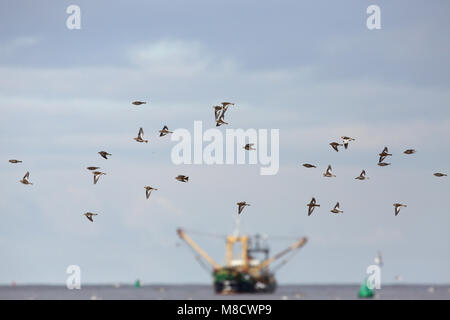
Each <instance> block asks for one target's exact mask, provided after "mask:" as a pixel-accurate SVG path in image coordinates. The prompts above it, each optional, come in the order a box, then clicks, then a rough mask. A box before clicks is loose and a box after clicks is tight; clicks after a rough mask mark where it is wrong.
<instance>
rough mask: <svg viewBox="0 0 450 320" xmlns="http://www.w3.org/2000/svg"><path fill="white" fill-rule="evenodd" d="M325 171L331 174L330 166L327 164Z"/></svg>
mask: <svg viewBox="0 0 450 320" xmlns="http://www.w3.org/2000/svg"><path fill="white" fill-rule="evenodd" d="M327 173H328V174H331V166H328V168H327Z"/></svg>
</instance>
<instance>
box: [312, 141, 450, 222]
mask: <svg viewBox="0 0 450 320" xmlns="http://www.w3.org/2000/svg"><path fill="white" fill-rule="evenodd" d="M341 139H342V143H339V142H331V143H330V146H331V147H332V148H333V149H334V150H335V151H336V152H339V147H344V148H345V149H348V146H349V143H350V142H351V141H355V139H353V138H351V137H347V136H342V137H341ZM403 153H404V154H407V155H410V154H414V153H416V150H414V149H407V150H405V151H404V152H403ZM378 155H379V156H380V157H379V159H378V165H379V166H380V167H385V166H388V165H390V163H389V162H385V161H384V160H385V159H386V158H387V157H390V156H392V154H391V153H389V149H388V148H387V147H384V149H383V151H381V153H379V154H378ZM303 166H304V167H305V168H308V169H311V168H316V166H315V165H313V164H310V163H304V164H303ZM323 176H324V177H326V178H333V177H336V176H335V175H334V174H333V173H332V168H331V165H328V168H327V170H326V171H325V173H324V174H323ZM434 176H436V177H438V178H441V177H446V176H447V174H445V173H441V172H436V173H434ZM355 179H356V180H367V179H369V177H367V176H366V171H365V170H363V171H362V172H361V174H360V175H359V176H357V177H356V178H355ZM306 206H307V207H308V216H310V215H311V214H312V213H313V211H314V209H315V208H316V207H320V204H317V201H316V199H315V198H314V197H313V198H312V199H311V201H310V202H309V203H308V204H307V205H306ZM393 206H394V213H395V215H396V216H397V215H398V214H399V212H400V209H401V208H402V207H406V205H405V204H402V203H394V204H393ZM330 212H331V213H335V214H340V213H343V212H344V211H342V210H340V208H339V202H337V203H336V205H335V206H334V208H333V209H332V210H330Z"/></svg>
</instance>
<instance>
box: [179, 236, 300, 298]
mask: <svg viewBox="0 0 450 320" xmlns="http://www.w3.org/2000/svg"><path fill="white" fill-rule="evenodd" d="M177 234H178V236H179V237H180V238H181V239H182V240H184V241H185V242H186V243H187V244H188V245H189V246H190V247H191V248H192V249H193V250H194V252H195V253H196V258H197V259H198V260H199V261H200V262H201V263H202V264H203V260H204V261H206V262H207V263H208V264H209V265H210V266H211V267H212V270H211V272H212V278H213V285H214V290H215V292H216V293H217V294H233V293H270V292H274V291H275V289H276V286H277V282H276V279H275V271H276V270H278V269H279V268H280V267H281V266H283V265H285V264H286V263H287V261H288V260H287V259H286V260H283V261H281V262H280V263H279V265H278V266H277V267H276V268H274V269H272V270H270V269H269V267H270V266H271V265H272V264H273V263H275V262H276V261H278V260H279V259H280V258H282V257H283V256H286V255H287V254H288V253H294V252H296V251H298V249H300V248H301V247H303V246H304V245H305V244H306V242H307V238H305V237H303V238H300V239H296V241H295V242H294V243H292V244H291V245H290V246H289V247H287V248H286V249H284V250H282V251H281V252H279V253H278V254H276V255H274V256H273V257H270V255H269V247H268V245H267V244H266V243H265V241H264V239H263V237H261V236H260V235H255V236H252V237H251V236H248V235H239V234H234V235H228V236H225V238H226V242H225V243H226V245H225V264H224V265H219V264H217V263H216V262H215V261H214V260H213V259H212V258H211V257H210V256H209V255H208V254H207V253H206V252H205V251H204V250H203V249H202V248H200V247H199V246H198V245H197V244H196V243H195V242H194V240H192V239H191V237H189V236H188V235H187V233H186V232H185V231H184V230H182V229H181V228H179V229H177ZM236 244H240V247H241V251H240V252H239V253H238V254H237V255H236V254H234V253H235V252H234V251H233V247H234V246H235V245H236Z"/></svg>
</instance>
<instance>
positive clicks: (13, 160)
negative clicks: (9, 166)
mask: <svg viewBox="0 0 450 320" xmlns="http://www.w3.org/2000/svg"><path fill="white" fill-rule="evenodd" d="M8 161H9V162H11V163H22V160H16V159H11V160H8Z"/></svg>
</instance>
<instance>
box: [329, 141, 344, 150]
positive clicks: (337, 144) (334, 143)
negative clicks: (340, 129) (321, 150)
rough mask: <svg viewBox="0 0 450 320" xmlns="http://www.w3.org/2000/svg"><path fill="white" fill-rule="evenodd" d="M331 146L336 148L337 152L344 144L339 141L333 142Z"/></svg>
mask: <svg viewBox="0 0 450 320" xmlns="http://www.w3.org/2000/svg"><path fill="white" fill-rule="evenodd" d="M330 146H331V147H332V148H333V149H334V150H336V152H339V149H338V147H342V144H340V143H337V142H331V143H330Z"/></svg>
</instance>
